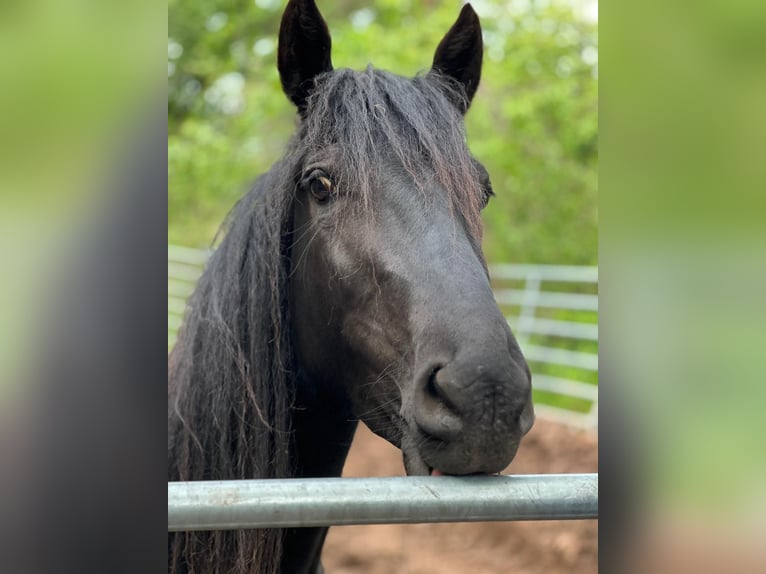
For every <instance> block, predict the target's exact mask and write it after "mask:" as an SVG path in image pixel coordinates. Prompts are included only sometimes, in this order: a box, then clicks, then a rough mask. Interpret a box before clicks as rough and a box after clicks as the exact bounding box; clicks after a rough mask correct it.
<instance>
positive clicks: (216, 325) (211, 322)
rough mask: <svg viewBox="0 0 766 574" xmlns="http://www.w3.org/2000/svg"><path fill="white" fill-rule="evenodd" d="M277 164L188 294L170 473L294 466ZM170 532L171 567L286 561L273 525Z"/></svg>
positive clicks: (231, 474) (173, 386)
mask: <svg viewBox="0 0 766 574" xmlns="http://www.w3.org/2000/svg"><path fill="white" fill-rule="evenodd" d="M281 167H282V166H281V165H280V164H277V165H276V166H275V167H274V168H272V170H271V171H270V172H269V173H268V174H266V175H265V176H263V177H262V178H261V179H259V180H258V182H256V185H255V187H254V189H253V190H252V191H251V192H250V193H249V194H247V195H246V196H245V197H244V198H242V199H241V200H240V201H239V203H238V204H237V205H236V206H235V208H234V209H233V210H232V212H231V214H230V215H229V217H228V218H227V223H228V225H227V227H228V228H229V229H228V232H227V233H226V235H225V237H224V239H223V241H222V242H221V244H220V246H219V247H218V248H217V249H216V250H215V252H214V253H213V255H212V256H211V258H210V260H209V262H208V264H207V267H206V270H205V272H204V273H203V275H202V277H201V278H200V280H199V283H198V284H197V287H196V289H195V291H194V293H193V295H192V296H191V298H190V300H189V304H188V306H187V310H186V315H185V317H184V323H183V325H182V328H181V330H180V331H179V334H178V340H177V342H176V345H175V347H174V349H173V351H172V352H171V354H170V357H169V368H168V379H169V386H168V466H169V468H168V475H169V477H168V479H169V480H171V481H178V480H181V481H188V480H237V479H240V480H241V479H251V478H284V477H289V476H292V465H291V462H292V461H291V460H290V456H289V450H290V449H289V442H290V437H289V432H290V408H291V402H292V388H293V382H292V377H293V372H294V371H293V368H292V354H291V349H290V340H289V328H288V326H289V319H288V313H287V301H286V299H287V289H286V273H287V271H286V261H285V259H286V252H285V250H286V245H285V237H286V235H287V231H288V225H289V201H288V194H287V193H285V192H284V190H283V192H282V193H280V192H279V187H280V185H281V187H285V185H286V182H287V179H286V178H285V177H283V174H282V173H281V169H280V168H281ZM255 532H256V535H255V536H253V533H252V532H250V533H246V532H244V531H224V532H188V533H179V534H175V535H173V536H172V538H174V540H173V543H172V547H171V549H170V554H171V556H170V557H169V559H170V561H171V568H170V570H171V571H175V569H176V564H178V563H179V561H180V562H182V563H183V564H184V566H185V568H186V569H187V571H188V572H214V571H215V572H218V571H220V572H229V571H234V572H249V571H253V570H254V569H255V567H256V566H257V567H258V568H262V569H263V571H265V572H270V571H276V570H277V569H278V564H279V558H280V556H281V533H280V532H279V531H275V530H258V531H255Z"/></svg>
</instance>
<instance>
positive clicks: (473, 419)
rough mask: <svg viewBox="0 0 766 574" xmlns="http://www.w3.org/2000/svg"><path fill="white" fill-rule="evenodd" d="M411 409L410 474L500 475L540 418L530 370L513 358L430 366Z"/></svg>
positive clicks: (406, 442)
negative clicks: (533, 398) (533, 396)
mask: <svg viewBox="0 0 766 574" xmlns="http://www.w3.org/2000/svg"><path fill="white" fill-rule="evenodd" d="M519 356H520V355H519ZM411 405H412V406H411V413H410V416H408V417H407V419H408V420H407V429H406V430H405V432H404V436H403V437H402V452H403V455H404V463H405V468H406V470H407V474H416V475H424V474H432V473H434V472H436V474H453V475H466V474H494V473H497V472H500V471H501V470H503V469H505V468H506V467H507V466H508V465H509V464H510V463H511V461H512V460H513V458H514V456H515V455H516V452H517V450H518V448H519V444H520V442H521V439H522V437H523V436H524V435H525V434H526V433H527V432H529V430H530V429H531V428H532V425H533V423H534V418H535V415H534V408H533V405H532V396H531V382H530V375H529V369H528V367H527V365H526V362H524V359H523V358H521V359H520V361H519V359H518V358H516V360H515V361H514V360H513V359H512V358H511V356H510V354H509V355H507V356H501V357H499V358H498V356H497V355H491V356H490V355H474V356H468V357H466V358H462V359H461V358H456V359H455V360H452V361H449V362H447V363H444V364H440V363H435V364H432V365H430V366H429V367H428V368H426V369H425V370H424V371H423V372H422V374H421V375H420V376H419V377H418V378H417V380H416V382H415V389H414V396H413V397H412V403H411Z"/></svg>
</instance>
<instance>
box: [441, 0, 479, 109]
mask: <svg viewBox="0 0 766 574" xmlns="http://www.w3.org/2000/svg"><path fill="white" fill-rule="evenodd" d="M483 54H484V44H483V42H482V39H481V23H480V22H479V17H478V16H477V15H476V12H474V10H473V8H472V7H471V5H470V4H466V5H465V6H463V9H462V10H461V11H460V16H458V18H457V21H456V22H455V23H454V24H453V25H452V28H450V29H449V32H447V35H446V36H444V38H443V39H442V41H441V42H440V43H439V47H438V48H436V54H435V55H434V63H433V66H432V68H433V69H434V70H436V71H438V72H440V73H441V74H443V75H445V76H449V77H451V78H453V79H455V80H457V81H458V82H459V83H460V84H461V85H462V86H463V88H465V94H466V96H467V100H466V101H464V102H461V103H460V104H459V107H460V108H461V111H462V112H463V113H465V112H466V111H467V110H468V106H470V105H471V100H472V99H473V96H474V94H475V93H476V89H477V88H478V87H479V79H480V78H481V60H482V56H483Z"/></svg>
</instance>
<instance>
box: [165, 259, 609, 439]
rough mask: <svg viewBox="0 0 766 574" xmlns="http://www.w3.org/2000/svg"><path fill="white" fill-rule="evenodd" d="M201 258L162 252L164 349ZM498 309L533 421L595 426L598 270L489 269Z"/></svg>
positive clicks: (547, 267)
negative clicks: (518, 352)
mask: <svg viewBox="0 0 766 574" xmlns="http://www.w3.org/2000/svg"><path fill="white" fill-rule="evenodd" d="M208 256H209V251H204V250H198V249H190V248H188V247H180V246H175V245H168V348H170V347H172V345H173V343H174V342H175V338H176V334H177V331H178V328H179V327H180V325H181V321H182V317H183V313H184V308H185V305H186V299H187V297H188V296H189V295H190V294H191V292H192V290H193V289H194V284H195V283H196V281H197V279H198V278H199V276H200V274H201V273H202V269H203V267H204V264H205V262H206V261H207V258H208ZM490 275H491V277H492V282H493V289H494V292H495V298H496V299H497V302H498V305H500V308H501V309H502V310H503V312H504V313H505V314H506V317H507V318H508V322H509V323H510V325H511V328H512V329H513V332H514V334H515V335H516V337H517V339H518V340H519V344H520V345H521V348H522V351H523V352H524V356H525V357H526V358H527V360H528V361H529V363H530V368H531V370H532V373H533V377H532V386H533V388H534V389H535V392H536V393H535V410H536V411H537V414H538V416H540V417H543V418H551V419H554V420H557V421H559V422H564V423H567V424H570V425H575V426H578V427H586V428H594V427H596V426H597V424H598V414H597V413H598V267H591V266H573V265H529V264H496V265H492V266H490Z"/></svg>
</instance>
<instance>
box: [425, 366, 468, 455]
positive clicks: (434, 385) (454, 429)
mask: <svg viewBox="0 0 766 574" xmlns="http://www.w3.org/2000/svg"><path fill="white" fill-rule="evenodd" d="M440 369H441V367H438V366H437V367H434V368H433V369H431V370H430V371H429V374H428V376H427V377H426V378H425V381H424V383H422V387H421V389H422V391H421V394H420V397H419V399H418V400H417V401H416V404H415V421H416V422H417V424H418V427H420V430H421V431H422V432H423V433H424V434H425V435H427V436H430V437H431V438H434V439H439V440H442V441H450V440H453V439H454V438H455V437H456V436H457V435H458V434H459V433H460V432H461V431H462V429H463V422H462V420H461V418H460V416H459V415H458V413H457V411H456V409H455V407H454V405H453V403H452V402H451V401H450V400H449V398H448V397H447V396H446V395H445V393H444V389H443V388H442V387H441V385H440V384H439V381H438V377H437V373H438V372H439V370H440Z"/></svg>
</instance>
